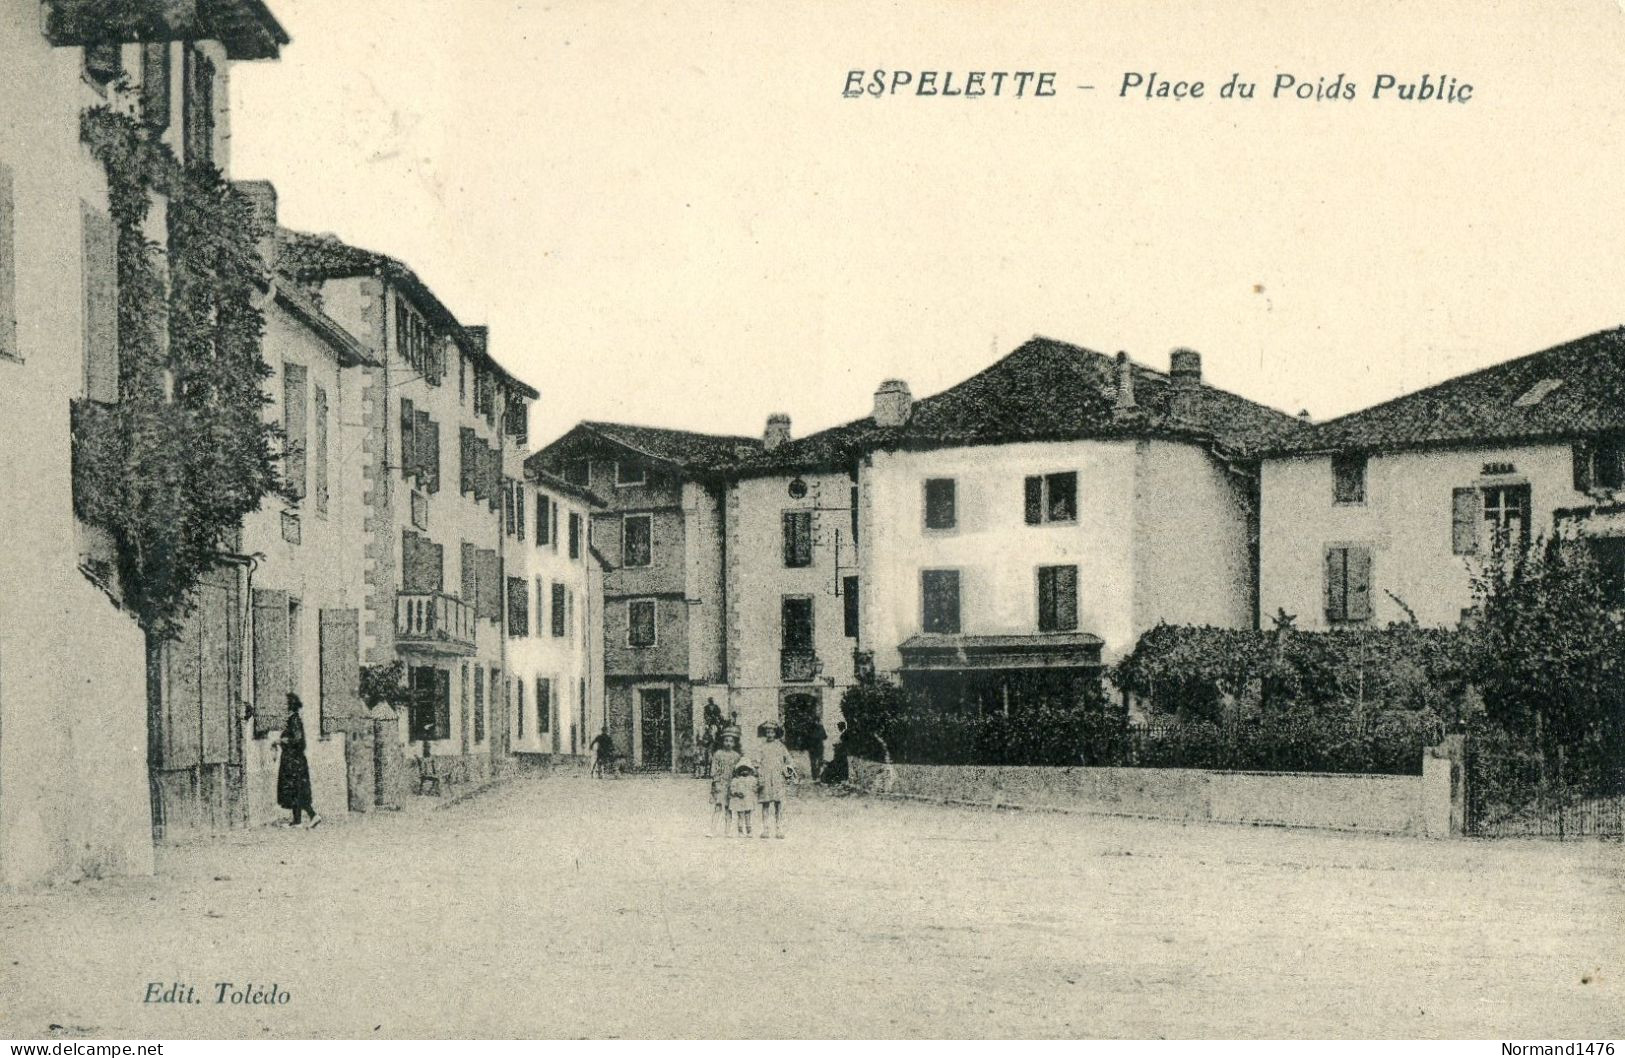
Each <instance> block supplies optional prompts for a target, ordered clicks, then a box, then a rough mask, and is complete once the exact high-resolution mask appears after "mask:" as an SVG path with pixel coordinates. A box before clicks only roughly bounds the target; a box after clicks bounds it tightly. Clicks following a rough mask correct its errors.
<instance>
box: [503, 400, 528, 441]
mask: <svg viewBox="0 0 1625 1058" xmlns="http://www.w3.org/2000/svg"><path fill="white" fill-rule="evenodd" d="M502 419H503V422H502V427H503V430H504V431H505V432H506V433H507V435H508V436H509V437H512V438H513V439H514V442H515V443H516V444H518V445H519V447H521V448H523V447H525V446H526V445H528V444H530V407H529V405H527V404H526V403H525V402H524V401H522V400H520V399H519V398H517V397H513V398H510V399H509V400H508V408H507V411H506V412H504V413H503V416H502Z"/></svg>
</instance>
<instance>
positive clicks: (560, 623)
mask: <svg viewBox="0 0 1625 1058" xmlns="http://www.w3.org/2000/svg"><path fill="white" fill-rule="evenodd" d="M567 617H568V614H567V613H566V612H565V599H564V585H562V584H557V583H555V584H554V585H553V638H554V639H563V638H564V635H565V632H566V630H567V628H566V620H567Z"/></svg>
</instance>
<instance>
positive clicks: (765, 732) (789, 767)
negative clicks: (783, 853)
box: [756, 720, 796, 838]
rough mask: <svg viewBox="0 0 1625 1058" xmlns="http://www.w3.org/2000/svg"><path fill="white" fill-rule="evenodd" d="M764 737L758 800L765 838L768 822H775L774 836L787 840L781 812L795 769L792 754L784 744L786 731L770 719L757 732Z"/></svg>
mask: <svg viewBox="0 0 1625 1058" xmlns="http://www.w3.org/2000/svg"><path fill="white" fill-rule="evenodd" d="M756 733H757V734H758V735H760V736H761V737H762V746H761V753H762V782H761V792H760V794H759V795H758V797H757V800H758V801H760V802H761V805H762V837H764V838H765V837H767V823H768V820H770V819H771V820H772V821H773V836H774V837H775V838H782V837H784V824H783V823H782V822H780V818H779V813H780V812H781V811H782V810H783V804H784V795H785V792H786V790H787V787H788V785H789V782H790V780H791V779H794V778H795V776H796V767H795V765H794V764H792V763H791V762H790V751H789V750H788V749H786V748H785V745H784V741H783V739H784V728H782V727H780V726H779V725H778V724H776V723H774V722H773V721H771V720H769V721H768V722H767V723H765V724H763V725H762V726H761V727H759V728H757V729H756Z"/></svg>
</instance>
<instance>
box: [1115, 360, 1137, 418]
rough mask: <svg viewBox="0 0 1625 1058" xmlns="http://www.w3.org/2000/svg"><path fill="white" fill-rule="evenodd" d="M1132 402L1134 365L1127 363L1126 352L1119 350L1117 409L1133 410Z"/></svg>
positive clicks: (1133, 404)
mask: <svg viewBox="0 0 1625 1058" xmlns="http://www.w3.org/2000/svg"><path fill="white" fill-rule="evenodd" d="M1135 407H1136V405H1135V403H1134V365H1133V364H1131V363H1129V359H1128V354H1127V353H1125V352H1121V351H1119V352H1118V354H1117V410H1118V411H1133V410H1134V408H1135Z"/></svg>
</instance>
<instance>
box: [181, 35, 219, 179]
mask: <svg viewBox="0 0 1625 1058" xmlns="http://www.w3.org/2000/svg"><path fill="white" fill-rule="evenodd" d="M182 55H183V56H184V63H183V66H182V69H183V74H184V76H183V77H182V88H183V90H184V94H183V95H182V96H181V110H182V115H181V121H182V124H183V126H184V128H183V135H182V146H183V148H184V151H185V155H186V157H185V158H184V159H183V161H184V162H185V164H187V165H191V164H193V163H195V162H209V161H213V160H214V63H212V62H210V61H209V60H208V59H207V58H206V57H205V56H204V55H203V53H202V52H200V51H198V50H197V49H196V48H191V47H189V48H186V49H185V51H183V52H182Z"/></svg>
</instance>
